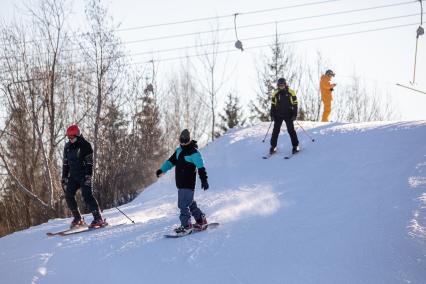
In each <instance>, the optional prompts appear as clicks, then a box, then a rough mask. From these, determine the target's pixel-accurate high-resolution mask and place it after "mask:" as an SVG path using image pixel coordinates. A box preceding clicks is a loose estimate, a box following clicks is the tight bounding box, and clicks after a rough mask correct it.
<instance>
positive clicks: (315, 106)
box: [298, 52, 327, 121]
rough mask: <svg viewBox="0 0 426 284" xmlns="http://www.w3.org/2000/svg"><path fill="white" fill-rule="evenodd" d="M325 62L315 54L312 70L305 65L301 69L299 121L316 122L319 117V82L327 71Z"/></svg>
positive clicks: (320, 105)
mask: <svg viewBox="0 0 426 284" xmlns="http://www.w3.org/2000/svg"><path fill="white" fill-rule="evenodd" d="M326 66H327V63H326V60H325V59H324V58H323V56H322V54H321V53H320V52H317V58H316V64H315V66H314V67H313V68H311V67H310V66H309V65H305V67H304V68H303V70H304V71H303V72H302V74H303V77H302V80H301V82H302V84H301V86H300V88H301V91H302V94H303V96H299V98H298V99H299V106H300V107H299V108H300V110H299V113H300V114H299V120H309V121H318V120H319V119H320V115H321V107H322V102H321V93H320V89H319V82H320V78H321V75H322V74H323V73H324V72H325V70H326V69H327V67H326Z"/></svg>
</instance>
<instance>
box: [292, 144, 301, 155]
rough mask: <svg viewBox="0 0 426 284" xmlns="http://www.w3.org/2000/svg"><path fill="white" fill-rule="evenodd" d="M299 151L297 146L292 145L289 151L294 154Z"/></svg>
mask: <svg viewBox="0 0 426 284" xmlns="http://www.w3.org/2000/svg"><path fill="white" fill-rule="evenodd" d="M299 151H300V149H299V146H294V147H293V149H292V150H291V153H292V154H293V155H294V154H296V153H297V152H299Z"/></svg>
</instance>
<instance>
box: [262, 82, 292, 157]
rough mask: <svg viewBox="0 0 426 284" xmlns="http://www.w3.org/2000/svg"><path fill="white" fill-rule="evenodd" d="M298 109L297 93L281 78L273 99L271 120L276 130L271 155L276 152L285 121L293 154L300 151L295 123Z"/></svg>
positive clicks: (273, 134)
mask: <svg viewBox="0 0 426 284" xmlns="http://www.w3.org/2000/svg"><path fill="white" fill-rule="evenodd" d="M297 107H298V103H297V97H296V92H295V91H293V90H292V89H290V88H289V87H288V85H287V82H286V80H285V79H284V78H279V79H278V82H277V89H276V90H274V91H273V92H272V99H271V119H272V120H273V121H274V129H273V131H272V137H271V148H270V149H269V153H270V154H273V153H275V151H276V147H277V142H278V135H279V134H280V130H281V125H282V123H283V121H284V122H285V124H286V126H287V132H288V134H289V135H290V139H291V144H292V146H293V148H292V153H293V154H295V153H297V152H298V151H299V140H298V139H297V134H296V130H294V123H293V122H294V121H295V120H296V118H297Z"/></svg>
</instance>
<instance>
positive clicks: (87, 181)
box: [84, 175, 92, 186]
mask: <svg viewBox="0 0 426 284" xmlns="http://www.w3.org/2000/svg"><path fill="white" fill-rule="evenodd" d="M84 185H86V186H91V185H92V176H90V175H86V176H85V177H84Z"/></svg>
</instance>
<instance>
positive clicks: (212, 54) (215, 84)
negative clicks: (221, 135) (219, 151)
mask: <svg viewBox="0 0 426 284" xmlns="http://www.w3.org/2000/svg"><path fill="white" fill-rule="evenodd" d="M209 40H210V42H209V43H208V44H206V43H203V42H202V40H200V43H198V58H199V61H200V63H201V64H202V66H203V71H204V80H200V86H201V88H202V91H203V93H205V94H207V97H208V99H207V100H206V101H207V102H208V103H207V104H208V105H209V108H210V118H211V131H210V139H211V140H212V141H213V140H214V138H215V133H216V131H215V129H216V116H217V113H216V108H217V98H218V96H219V93H220V90H221V89H222V87H223V86H224V84H225V82H226V79H225V78H226V76H227V75H228V74H229V71H228V70H226V69H225V66H226V65H227V64H226V61H227V59H226V58H225V60H224V63H221V61H220V60H219V53H218V51H219V44H220V38H219V23H218V22H217V23H216V26H215V27H214V28H212V32H211V33H210V36H209ZM220 67H222V68H223V70H222V72H221V75H219V71H220ZM228 69H229V67H228Z"/></svg>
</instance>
